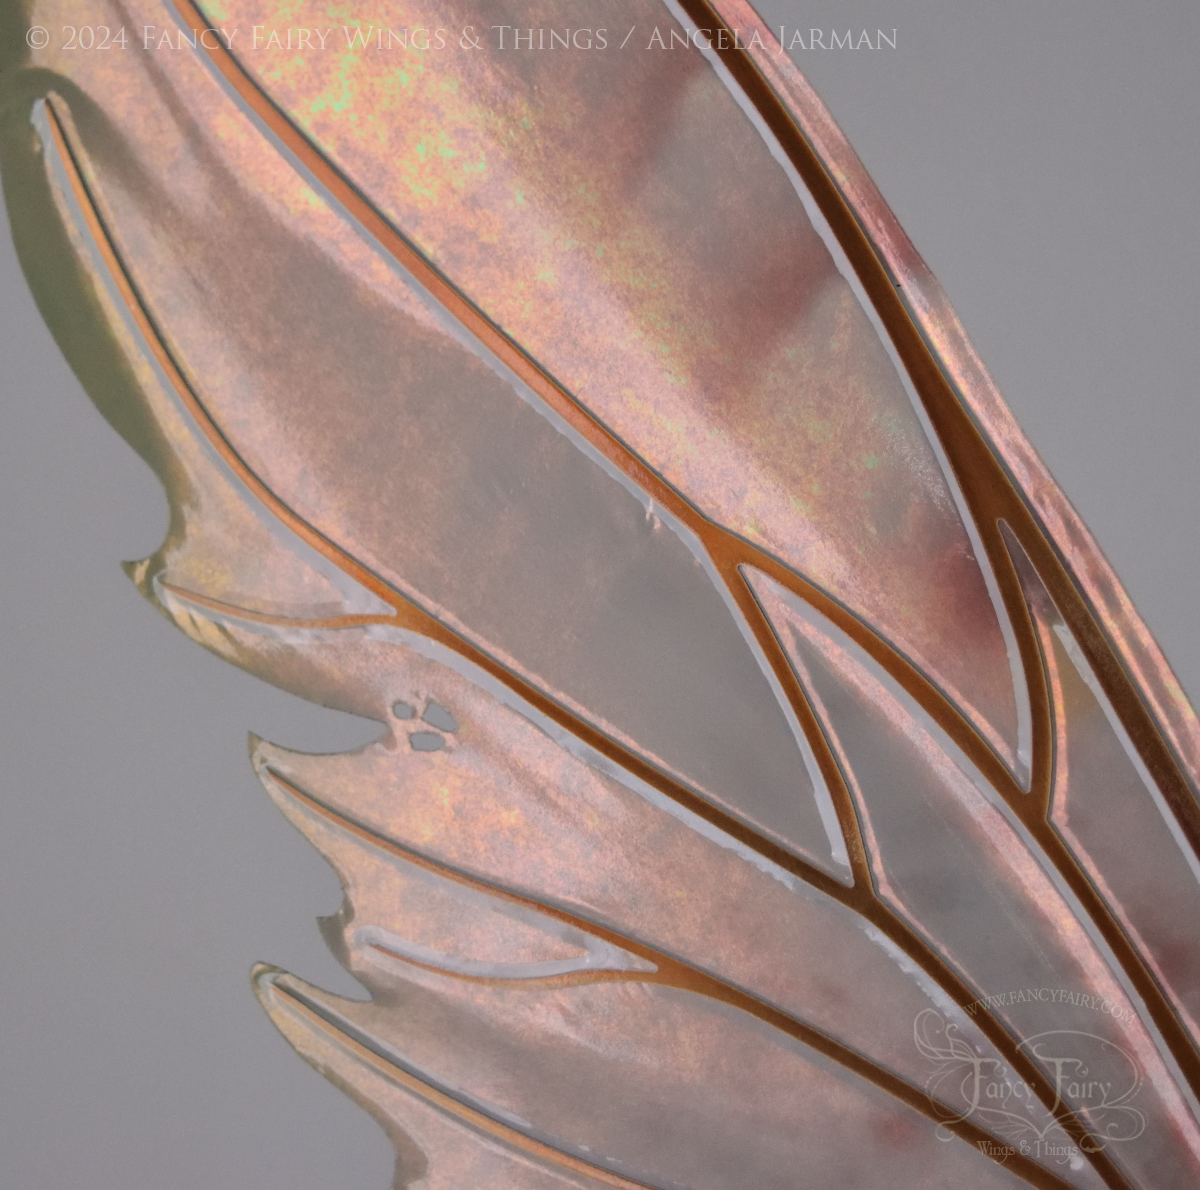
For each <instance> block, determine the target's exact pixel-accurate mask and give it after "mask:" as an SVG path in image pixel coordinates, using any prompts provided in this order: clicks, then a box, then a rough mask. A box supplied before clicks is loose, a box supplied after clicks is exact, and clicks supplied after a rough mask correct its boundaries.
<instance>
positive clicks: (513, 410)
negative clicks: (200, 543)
mask: <svg viewBox="0 0 1200 1190" xmlns="http://www.w3.org/2000/svg"><path fill="white" fill-rule="evenodd" d="M135 63H136V65H135V66H131V68H130V72H129V78H128V80H127V84H128V85H127V88H126V90H125V91H123V92H122V93H121V94H120V95H119V96H117V97H114V98H113V99H111V100H110V108H111V115H110V116H109V117H106V118H104V119H102V118H100V117H99V116H98V114H97V113H96V112H95V111H94V110H93V109H92V108H91V107H89V106H87V105H79V107H78V110H76V109H75V108H67V107H66V106H65V105H64V104H63V102H62V101H59V102H58V110H60V111H62V112H63V113H64V119H67V116H66V113H67V112H70V113H72V115H73V116H76V117H78V118H77V119H72V120H71V121H70V125H69V128H68V135H69V138H70V140H71V143H72V145H73V151H74V152H75V154H76V156H77V162H78V164H79V166H80V168H81V170H82V172H83V174H84V177H85V182H86V185H87V187H88V198H89V200H90V201H93V202H94V203H95V204H96V207H97V209H98V210H99V211H100V212H101V215H102V218H103V220H104V226H105V233H106V234H107V236H108V237H110V238H111V242H112V245H113V247H114V248H115V250H116V252H117V253H118V255H119V257H120V259H121V261H122V262H123V266H124V268H125V270H126V271H127V273H128V276H129V279H130V281H131V283H132V285H133V287H134V288H135V290H136V291H137V294H138V297H139V300H140V302H141V303H142V304H143V305H144V308H145V311H146V313H147V315H148V316H149V318H150V319H151V320H152V322H153V323H154V324H155V325H156V326H157V327H160V328H162V331H161V333H162V337H163V341H164V343H165V344H166V345H167V346H168V348H169V349H170V352H171V356H172V358H173V360H174V362H175V363H176V365H177V366H178V367H179V368H180V370H181V371H182V373H183V374H184V376H185V377H186V378H187V380H188V382H189V385H190V387H191V389H192V391H193V392H194V394H195V395H196V397H197V399H198V400H199V402H200V404H201V406H202V407H203V409H204V411H205V412H206V413H207V414H208V415H209V416H210V417H211V418H212V420H213V422H214V425H215V427H216V428H217V430H218V431H219V433H220V434H221V435H222V436H223V438H224V439H225V441H226V442H228V444H229V446H230V447H231V448H232V450H233V451H234V452H235V453H236V455H237V456H238V458H239V459H240V460H241V461H242V462H243V463H244V464H245V465H246V466H247V468H248V469H249V470H250V472H251V473H252V474H253V475H254V476H255V477H257V479H259V480H260V481H261V482H262V483H263V484H264V485H265V486H266V487H267V489H268V490H269V491H270V492H271V493H272V494H273V495H274V496H275V497H277V498H278V499H279V500H281V501H282V502H283V503H284V504H286V505H287V507H288V508H289V509H291V510H292V511H293V512H294V513H295V514H297V515H298V516H299V518H300V519H301V520H302V521H303V522H305V523H306V524H307V525H310V526H312V527H313V528H315V529H316V530H317V531H318V532H319V533H320V534H321V536H322V537H324V538H325V539H326V540H328V541H331V542H333V543H334V544H335V545H337V546H339V547H341V548H342V549H343V550H345V552H346V553H348V554H349V555H350V556H352V557H353V558H354V559H355V560H356V561H357V562H359V563H360V564H362V565H364V566H365V567H367V568H368V569H369V570H370V571H372V572H374V573H375V574H377V575H380V576H382V577H383V578H385V579H386V580H387V581H388V582H389V583H390V584H391V585H392V586H393V587H394V588H395V589H397V590H399V591H402V592H404V593H405V594H406V595H408V596H409V597H411V598H412V599H413V601H414V602H416V603H417V604H419V605H420V606H422V607H424V608H427V609H429V610H430V611H431V612H432V613H433V614H434V615H435V616H436V617H437V618H438V619H439V620H441V621H442V622H444V623H447V624H449V625H450V626H452V627H453V628H455V629H457V630H459V631H461V632H462V633H463V634H464V635H466V636H467V637H468V638H469V639H471V640H472V641H474V642H476V643H478V644H479V645H480V647H482V648H483V649H484V651H486V652H487V653H488V654H489V655H491V656H494V657H497V658H498V659H499V660H501V661H502V662H503V663H504V664H506V665H507V666H508V667H509V668H511V669H513V670H515V671H516V672H518V673H520V674H522V675H523V676H526V677H527V678H528V679H529V680H530V681H532V682H534V683H536V684H537V685H539V686H540V687H541V688H542V689H543V690H544V691H546V692H547V693H548V694H550V695H551V697H553V698H554V699H555V700H556V701H557V702H559V703H561V704H563V705H566V706H569V707H570V708H571V709H572V710H574V711H576V712H577V713H579V714H581V715H582V716H584V717H585V718H587V719H589V720H590V721H591V722H593V723H594V724H596V725H597V726H598V727H599V728H600V729H601V730H603V731H605V732H606V733H607V734H609V735H611V736H613V737H614V738H616V739H618V740H620V741H621V742H622V743H624V744H626V745H627V746H629V747H631V748H633V749H635V750H637V751H638V752H640V753H641V754H642V755H643V756H645V757H647V758H648V759H649V760H650V761H651V762H652V763H653V764H655V765H656V766H657V767H659V768H661V769H663V770H665V771H666V772H669V773H671V774H672V775H674V776H678V777H679V778H680V779H681V780H683V781H684V782H685V783H686V784H688V785H689V786H691V787H692V788H694V789H696V790H697V791H698V792H700V793H701V794H703V795H704V796H706V797H708V798H709V799H710V800H712V801H714V802H716V803H718V804H720V805H721V806H722V807H724V808H727V809H729V810H730V811H731V812H732V813H734V814H736V815H738V816H740V817H742V818H744V819H745V820H747V821H749V822H750V823H752V824H754V825H755V826H756V827H759V828H761V829H762V830H764V831H766V832H767V833H769V834H770V835H772V836H773V837H774V838H775V839H777V840H778V841H780V842H781V843H782V844H783V845H784V846H786V847H789V848H790V849H792V850H793V851H795V852H798V853H800V854H802V855H804V856H805V857H806V858H809V859H810V860H811V861H812V862H814V863H815V864H817V865H819V866H821V867H823V868H825V869H826V870H827V871H830V872H832V873H835V874H837V875H839V876H842V877H843V878H844V876H845V874H846V866H845V860H844V844H843V843H842V842H841V840H840V838H839V837H836V834H835V833H831V832H836V824H834V823H833V821H832V815H831V814H830V813H829V811H828V810H827V809H823V806H822V804H821V802H822V799H824V801H825V802H827V800H828V799H827V796H826V795H824V791H823V790H822V789H820V788H819V778H818V779H817V780H816V782H814V777H815V773H814V772H813V771H812V766H811V765H810V764H809V763H808V762H807V761H806V757H805V753H804V746H803V744H802V742H801V740H800V739H799V738H798V734H797V729H796V727H795V724H794V722H789V719H788V717H787V716H786V715H785V713H784V711H783V709H782V708H781V706H780V703H779V701H778V699H777V698H776V696H775V691H774V690H773V688H772V685H771V682H770V681H769V680H768V677H767V675H766V674H765V673H764V672H763V667H762V665H761V664H760V660H759V658H758V657H757V656H756V651H755V648H754V647H753V645H752V644H751V642H750V640H749V631H748V629H747V628H746V627H745V625H744V624H742V623H741V622H740V613H738V612H737V611H736V610H735V609H734V608H733V607H732V606H731V602H730V601H729V600H728V597H727V596H726V597H723V596H722V593H721V592H720V591H719V590H718V588H717V587H716V586H714V583H713V581H712V576H711V574H710V569H711V568H707V567H706V562H707V559H706V556H705V555H704V554H703V551H702V550H701V548H700V546H699V544H698V542H696V541H695V539H694V538H693V537H692V535H691V534H689V533H688V532H687V530H684V529H682V528H681V527H680V526H678V525H677V524H675V523H674V522H672V521H670V520H669V518H667V517H666V514H664V513H662V512H661V511H659V510H656V509H655V508H654V506H653V504H652V502H650V501H649V499H648V498H647V497H646V496H644V495H643V494H642V493H641V492H639V491H637V490H636V489H634V488H633V486H632V485H631V484H629V483H628V481H626V480H624V478H623V477H621V476H620V475H619V474H617V473H615V472H614V470H613V469H612V468H611V467H610V466H607V465H606V464H605V463H604V461H603V460H602V459H601V458H600V457H599V456H598V455H597V454H596V452H594V451H593V450H591V448H590V447H588V446H587V444H586V443H583V442H582V441H581V440H578V439H576V438H575V437H574V436H573V435H571V433H570V432H569V431H568V429H567V427H565V426H564V425H563V424H562V423H561V422H560V421H559V420H557V419H556V418H554V416H553V415H552V414H551V411H550V410H548V409H547V408H546V407H545V406H544V405H543V404H542V403H541V402H540V401H539V400H538V398H537V397H535V396H534V395H533V394H532V393H531V392H530V391H529V390H528V389H527V388H525V387H524V386H523V385H522V384H521V382H520V381H519V380H518V379H517V378H516V377H515V376H514V375H513V374H512V373H511V372H509V371H508V370H507V369H506V368H505V367H504V366H503V364H502V363H501V362H500V361H498V360H497V359H496V358H495V357H494V356H492V355H491V354H490V353H488V352H487V351H486V350H485V349H484V348H483V347H482V346H481V345H480V344H479V343H478V342H476V341H475V340H474V339H472V338H471V337H470V336H469V335H468V334H466V333H465V332H464V331H462V330H461V328H457V327H456V326H455V324H454V323H453V321H452V319H451V318H450V317H449V315H448V314H447V313H446V312H445V311H444V310H443V309H442V308H441V307H440V306H439V305H438V304H437V303H436V302H434V301H433V300H432V299H431V298H430V297H429V296H428V294H426V293H425V292H424V291H423V290H422V289H421V288H420V287H419V286H417V285H416V284H415V283H414V282H413V281H412V280H411V279H410V278H407V277H406V276H404V275H403V274H399V273H397V271H395V270H394V269H393V268H391V267H390V266H389V265H388V264H387V263H386V262H385V261H384V260H383V259H382V258H381V256H380V255H379V254H378V253H377V252H376V251H374V250H372V249H371V248H370V247H369V246H368V245H366V244H364V243H363V241H362V240H361V239H360V238H359V236H358V234H357V233H356V232H355V230H354V229H353V228H352V227H351V226H349V225H348V224H347V223H346V222H345V220H344V219H342V218H341V217H339V215H338V214H337V212H336V211H335V210H334V209H332V208H331V207H330V206H329V205H328V204H327V203H325V202H324V201H323V200H321V199H320V198H318V196H317V195H316V194H315V193H314V192H313V191H312V190H311V189H310V188H309V187H308V186H307V185H306V184H305V183H304V182H303V181H302V180H301V179H300V178H299V177H298V176H297V175H296V174H295V173H294V171H293V170H292V169H291V167H290V166H289V164H288V163H287V161H286V160H285V159H284V158H283V157H281V156H280V155H279V154H278V152H276V150H275V149H274V148H272V147H271V146H270V145H269V144H268V143H267V142H266V141H265V140H264V139H263V137H262V136H261V134H260V133H259V132H258V131H257V130H256V129H255V128H254V126H253V124H252V123H251V122H250V121H249V120H248V119H247V118H246V117H245V116H244V115H243V114H242V113H241V112H240V110H239V109H238V108H237V107H236V105H235V104H233V103H232V102H231V100H230V99H229V97H228V96H227V95H226V94H224V93H223V92H222V90H221V88H220V87H219V86H218V85H217V83H216V82H215V80H214V79H213V77H212V76H211V74H210V73H209V72H208V71H206V70H205V68H204V67H203V65H202V64H201V63H199V62H197V61H194V60H189V59H185V60H183V63H182V65H181V66H180V67H179V68H178V69H176V70H174V71H173V72H172V73H171V76H170V77H169V78H168V77H166V76H164V75H163V74H162V60H160V59H157V58H155V57H153V56H148V57H146V58H145V59H141V60H135ZM83 73H84V74H85V75H86V73H87V71H86V70H85V71H84V72H83ZM81 81H83V82H85V83H86V82H88V81H89V80H88V79H87V78H86V77H85V78H83V79H81ZM185 110H186V111H187V113H188V115H187V117H186V118H184V117H183V116H182V115H181V113H182V112H183V111H185ZM110 119H111V120H114V121H115V122H116V123H117V124H118V126H119V127H120V128H121V131H120V134H119V135H114V130H113V127H112V124H110V123H109V120H110ZM48 147H49V146H48ZM213 211H220V212H221V214H222V217H221V218H220V219H214V218H213V216H212V213H213ZM199 577H201V578H203V575H201V576H199ZM227 588H228V584H227V583H224V582H221V583H217V584H213V583H210V582H207V581H205V582H203V583H202V585H201V588H200V590H198V591H194V593H195V594H200V595H206V596H208V597H210V598H218V599H227V598H228V597H229V595H230V594H231V592H229V591H228V589H227ZM234 594H236V593H234ZM314 602H316V600H314ZM247 606H249V607H252V608H253V607H255V606H258V607H262V606H264V605H263V604H262V603H261V601H259V602H258V603H257V604H256V603H255V602H254V601H253V600H251V601H249V602H248V604H247ZM318 606H321V605H320V604H318ZM324 607H325V609H326V610H327V611H328V610H329V607H330V605H328V604H325V605H324ZM698 642H703V647H702V648H701V647H698Z"/></svg>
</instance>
